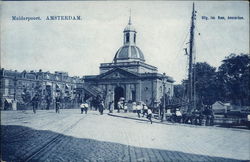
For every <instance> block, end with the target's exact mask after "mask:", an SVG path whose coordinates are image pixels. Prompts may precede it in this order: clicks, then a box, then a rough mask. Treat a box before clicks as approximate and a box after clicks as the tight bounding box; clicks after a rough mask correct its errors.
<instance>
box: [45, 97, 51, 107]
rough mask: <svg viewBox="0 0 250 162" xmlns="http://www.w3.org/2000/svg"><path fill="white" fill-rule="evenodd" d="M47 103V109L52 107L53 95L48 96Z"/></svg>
mask: <svg viewBox="0 0 250 162" xmlns="http://www.w3.org/2000/svg"><path fill="white" fill-rule="evenodd" d="M46 103H47V107H46V109H47V110H49V108H50V103H51V96H46Z"/></svg>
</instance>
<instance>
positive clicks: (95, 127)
mask: <svg viewBox="0 0 250 162" xmlns="http://www.w3.org/2000/svg"><path fill="white" fill-rule="evenodd" d="M131 115H134V116H135V117H136V114H131ZM249 148H250V131H249V130H240V129H230V128H229V129H227V128H216V127H201V126H193V127H190V126H185V125H171V124H160V123H153V124H150V122H148V121H146V120H144V121H143V120H133V119H129V118H120V117H115V116H110V115H108V114H107V112H105V113H104V115H99V113H98V112H97V111H89V112H88V114H80V110H79V109H63V110H61V112H60V114H56V113H55V112H54V111H53V110H39V111H37V113H36V114H33V113H32V111H2V112H1V149H2V160H4V161H244V160H246V161H248V160H250V153H249V152H248V150H249Z"/></svg>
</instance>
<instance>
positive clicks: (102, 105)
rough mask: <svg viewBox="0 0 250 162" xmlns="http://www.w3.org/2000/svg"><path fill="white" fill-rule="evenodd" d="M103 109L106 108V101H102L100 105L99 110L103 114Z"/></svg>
mask: <svg viewBox="0 0 250 162" xmlns="http://www.w3.org/2000/svg"><path fill="white" fill-rule="evenodd" d="M103 110H104V102H103V101H101V103H100V105H99V112H100V114H101V115H103Z"/></svg>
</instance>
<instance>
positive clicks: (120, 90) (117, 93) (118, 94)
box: [115, 87, 124, 109]
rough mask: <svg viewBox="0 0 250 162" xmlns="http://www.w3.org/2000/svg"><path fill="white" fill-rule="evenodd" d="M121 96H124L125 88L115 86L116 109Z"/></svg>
mask: <svg viewBox="0 0 250 162" xmlns="http://www.w3.org/2000/svg"><path fill="white" fill-rule="evenodd" d="M121 97H124V89H123V88H122V87H116V88H115V109H117V102H118V101H119V99H120V98H121Z"/></svg>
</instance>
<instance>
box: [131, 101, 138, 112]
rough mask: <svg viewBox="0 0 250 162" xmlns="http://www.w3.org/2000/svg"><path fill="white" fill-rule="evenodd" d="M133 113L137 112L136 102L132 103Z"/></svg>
mask: <svg viewBox="0 0 250 162" xmlns="http://www.w3.org/2000/svg"><path fill="white" fill-rule="evenodd" d="M132 111H133V112H137V110H136V102H132Z"/></svg>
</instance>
